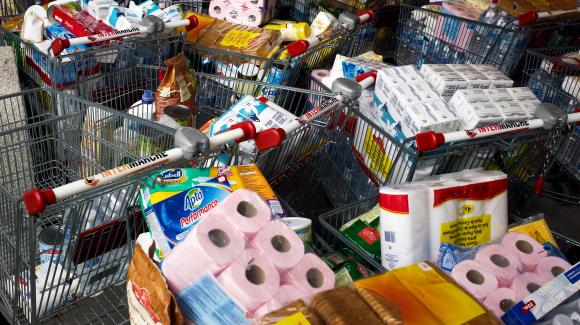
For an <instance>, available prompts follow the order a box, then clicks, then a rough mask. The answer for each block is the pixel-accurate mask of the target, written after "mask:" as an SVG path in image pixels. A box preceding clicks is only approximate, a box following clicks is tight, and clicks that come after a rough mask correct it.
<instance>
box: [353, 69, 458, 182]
mask: <svg viewBox="0 0 580 325" xmlns="http://www.w3.org/2000/svg"><path fill="white" fill-rule="evenodd" d="M360 111H361V114H363V115H364V117H365V118H363V119H358V120H357V130H356V132H355V141H354V143H355V145H354V148H355V150H356V151H357V153H358V156H359V158H360V159H361V160H362V162H363V163H364V164H365V165H366V166H367V167H368V168H369V169H370V170H371V171H372V172H373V175H374V176H375V177H376V178H377V179H378V180H379V181H381V182H382V181H385V180H386V179H387V177H388V175H389V173H391V174H396V175H397V179H400V180H405V179H406V178H407V176H408V173H409V171H410V170H411V166H412V165H413V164H414V163H415V162H414V161H413V158H412V157H411V155H412V153H413V152H415V150H416V148H415V142H414V141H410V140H408V139H409V138H411V137H414V136H415V135H416V134H417V133H421V132H426V131H437V132H451V131H455V130H456V129H457V126H458V124H459V121H458V119H457V118H456V117H455V114H454V113H453V112H451V111H450V110H449V108H448V107H447V104H446V103H445V102H444V101H443V100H442V98H441V96H439V95H438V94H437V93H435V92H434V91H433V89H432V88H431V87H430V86H429V85H428V84H427V83H426V82H425V81H424V79H423V77H422V76H421V75H420V74H419V73H418V72H417V70H416V69H415V68H414V67H413V66H403V67H393V68H388V69H382V70H379V71H378V76H377V81H376V83H375V92H374V97H373V101H372V104H371V106H370V108H369V107H366V108H364V107H361V110H360ZM402 150H404V151H405V152H401V151H402ZM397 157H399V159H397V162H396V163H395V159H396V158H397ZM431 170H432V162H430V161H428V160H427V159H423V160H421V161H420V162H418V163H417V169H416V171H415V174H414V178H413V179H414V180H419V179H421V178H422V177H425V176H427V175H429V174H430V173H431Z"/></svg>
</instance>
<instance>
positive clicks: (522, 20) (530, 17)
mask: <svg viewBox="0 0 580 325" xmlns="http://www.w3.org/2000/svg"><path fill="white" fill-rule="evenodd" d="M571 13H580V7H577V8H575V9H570V10H555V11H544V12H535V11H528V12H526V13H524V14H522V15H521V16H519V17H518V23H519V25H520V26H525V25H529V24H531V23H533V22H535V21H536V20H538V19H543V18H552V17H557V16H562V15H567V14H571Z"/></svg>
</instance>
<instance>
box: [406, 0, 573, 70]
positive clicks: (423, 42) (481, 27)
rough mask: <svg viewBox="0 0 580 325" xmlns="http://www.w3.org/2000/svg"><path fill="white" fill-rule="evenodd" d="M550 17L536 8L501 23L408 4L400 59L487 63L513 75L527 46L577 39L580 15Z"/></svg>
mask: <svg viewBox="0 0 580 325" xmlns="http://www.w3.org/2000/svg"><path fill="white" fill-rule="evenodd" d="M547 17H550V16H549V14H548V13H539V14H537V13H533V12H530V13H527V14H524V15H522V16H520V17H519V18H518V19H517V20H513V21H512V22H509V23H507V24H506V25H505V26H503V27H500V26H496V25H489V24H486V23H482V22H478V21H473V20H468V19H464V18H461V17H457V16H453V15H450V14H447V13H443V12H441V11H436V9H435V8H434V7H430V9H429V8H424V7H418V6H414V5H409V4H403V5H401V15H400V17H399V31H398V34H399V42H398V46H397V57H396V60H397V63H398V64H400V65H406V64H416V65H421V64H423V63H444V64H445V63H472V64H480V63H486V64H493V65H495V66H496V67H498V68H500V69H501V70H502V71H503V72H505V73H506V74H507V75H512V74H513V73H514V72H516V71H517V70H516V67H517V66H518V63H519V62H520V58H521V57H522V56H523V54H524V53H525V50H526V49H527V48H530V47H544V46H565V45H566V44H571V43H572V42H574V41H575V40H576V39H577V37H578V28H577V26H578V20H577V18H574V17H577V16H572V18H569V17H561V18H560V17H558V18H556V19H552V20H545V18H547ZM552 18H553V17H552Z"/></svg>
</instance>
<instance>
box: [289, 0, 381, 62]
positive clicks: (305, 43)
mask: <svg viewBox="0 0 580 325" xmlns="http://www.w3.org/2000/svg"><path fill="white" fill-rule="evenodd" d="M355 16H356V18H357V22H358V24H361V25H364V24H366V23H368V22H370V21H372V20H374V19H375V16H376V14H375V12H374V11H373V10H370V9H369V10H364V11H361V12H359V13H358V14H356V15H355ZM331 28H332V27H331ZM320 36H321V35H318V36H311V37H309V38H307V39H302V40H298V41H294V42H292V43H290V44H288V45H286V50H287V51H288V56H290V57H291V58H293V57H296V56H298V55H300V54H303V53H305V52H306V51H307V50H308V49H309V48H310V47H312V46H314V45H316V44H318V43H320V42H322V41H323V40H324V39H321V37H320Z"/></svg>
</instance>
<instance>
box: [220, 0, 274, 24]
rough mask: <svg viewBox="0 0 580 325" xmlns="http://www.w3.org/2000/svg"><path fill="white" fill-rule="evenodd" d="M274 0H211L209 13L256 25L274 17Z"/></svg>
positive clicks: (228, 19) (227, 19)
mask: <svg viewBox="0 0 580 325" xmlns="http://www.w3.org/2000/svg"><path fill="white" fill-rule="evenodd" d="M275 9H276V0H263V1H244V0H234V1H226V0H212V1H210V4H209V15H210V16H212V17H214V18H217V19H221V20H225V21H229V22H233V23H236V24H241V25H246V26H251V27H258V26H260V25H262V24H264V23H266V22H267V21H269V20H270V19H272V18H274V14H275Z"/></svg>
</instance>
